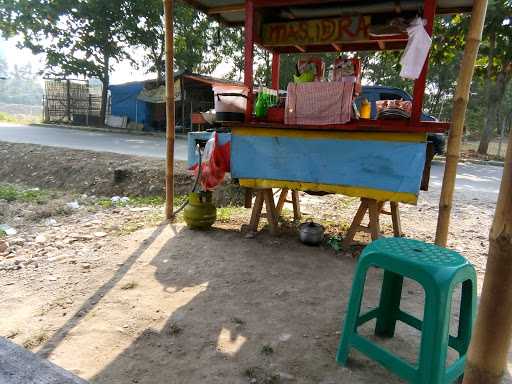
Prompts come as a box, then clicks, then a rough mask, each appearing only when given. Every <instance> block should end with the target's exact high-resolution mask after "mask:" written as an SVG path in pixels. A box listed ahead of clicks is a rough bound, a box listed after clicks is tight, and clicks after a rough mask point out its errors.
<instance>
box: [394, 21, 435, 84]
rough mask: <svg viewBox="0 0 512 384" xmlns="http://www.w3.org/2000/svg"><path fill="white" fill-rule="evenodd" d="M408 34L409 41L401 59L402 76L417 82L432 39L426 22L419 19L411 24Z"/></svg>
mask: <svg viewBox="0 0 512 384" xmlns="http://www.w3.org/2000/svg"><path fill="white" fill-rule="evenodd" d="M407 34H408V35H409V41H408V42H407V46H406V47H405V51H404V54H403V55H402V58H401V59H400V64H401V65H402V70H401V71H400V76H401V77H403V78H405V79H411V80H416V79H417V78H418V77H419V76H420V73H421V70H422V69H423V64H425V60H426V59H427V55H428V51H429V50H430V46H431V45H432V38H431V37H430V36H429V35H428V33H427V31H426V30H425V27H424V20H423V19H421V18H419V17H417V18H416V19H414V20H413V21H412V22H411V24H410V25H409V28H407Z"/></svg>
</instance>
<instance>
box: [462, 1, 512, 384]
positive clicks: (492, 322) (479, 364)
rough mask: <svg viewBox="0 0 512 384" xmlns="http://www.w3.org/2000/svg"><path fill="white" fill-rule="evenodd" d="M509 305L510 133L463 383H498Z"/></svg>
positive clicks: (511, 331)
mask: <svg viewBox="0 0 512 384" xmlns="http://www.w3.org/2000/svg"><path fill="white" fill-rule="evenodd" d="M477 2H478V1H477ZM475 11H477V9H475ZM483 12H485V10H484V11H483ZM474 289H476V288H474ZM510 308H512V134H510V136H509V139H508V148H507V154H506V157H505V167H504V168H503V177H502V179H501V187H500V193H499V195H498V202H497V203H496V212H495V213H494V221H493V224H492V227H491V233H490V237H489V255H488V257H487V266H486V272H485V277H484V285H483V288H482V295H481V296H480V308H479V311H478V316H477V319H476V323H475V326H474V330H473V336H472V338H471V344H470V346H469V351H468V356H467V364H466V370H465V372H464V382H463V383H464V384H480V383H485V384H498V383H501V379H502V377H503V375H504V373H505V371H506V369H507V355H508V351H509V348H510V340H511V337H512V311H511V310H510Z"/></svg>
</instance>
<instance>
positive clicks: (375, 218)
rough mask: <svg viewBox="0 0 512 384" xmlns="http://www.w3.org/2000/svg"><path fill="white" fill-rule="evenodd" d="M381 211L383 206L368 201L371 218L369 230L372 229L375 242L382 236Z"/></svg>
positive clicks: (375, 201) (373, 201) (371, 233)
mask: <svg viewBox="0 0 512 384" xmlns="http://www.w3.org/2000/svg"><path fill="white" fill-rule="evenodd" d="M381 209H382V204H380V202H378V201H377V200H373V199H372V200H369V201H368V215H369V216H370V223H369V224H368V228H369V229H370V235H371V237H372V240H373V241H375V240H377V239H378V238H379V236H380V222H379V216H380V211H381Z"/></svg>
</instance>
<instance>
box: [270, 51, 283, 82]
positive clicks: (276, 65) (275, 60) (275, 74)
mask: <svg viewBox="0 0 512 384" xmlns="http://www.w3.org/2000/svg"><path fill="white" fill-rule="evenodd" d="M280 70H281V56H280V55H279V53H277V52H272V88H273V89H277V90H279V72H280Z"/></svg>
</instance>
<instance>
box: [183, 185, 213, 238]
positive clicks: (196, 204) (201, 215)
mask: <svg viewBox="0 0 512 384" xmlns="http://www.w3.org/2000/svg"><path fill="white" fill-rule="evenodd" d="M183 217H184V219H185V223H187V225H188V227H189V228H190V229H208V228H210V227H211V226H212V224H213V223H215V220H216V219H217V208H215V205H213V204H212V193H211V192H210V191H207V192H191V193H189V195H188V205H187V206H186V207H185V210H184V211H183Z"/></svg>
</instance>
